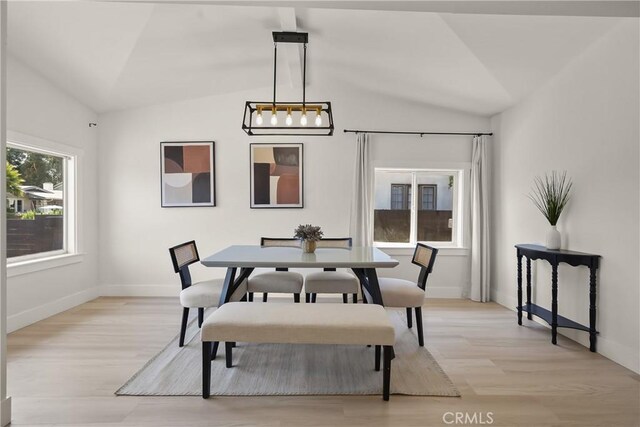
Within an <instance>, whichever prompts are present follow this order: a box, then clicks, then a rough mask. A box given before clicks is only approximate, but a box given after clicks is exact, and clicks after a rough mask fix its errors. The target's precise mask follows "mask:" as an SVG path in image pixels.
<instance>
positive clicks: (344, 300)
mask: <svg viewBox="0 0 640 427" xmlns="http://www.w3.org/2000/svg"><path fill="white" fill-rule="evenodd" d="M348 302H349V296H348V295H347V294H342V303H343V304H346V303H348Z"/></svg>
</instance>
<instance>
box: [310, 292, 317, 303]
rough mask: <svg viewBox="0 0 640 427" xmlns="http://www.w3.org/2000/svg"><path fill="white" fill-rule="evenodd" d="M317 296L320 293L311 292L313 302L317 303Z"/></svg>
mask: <svg viewBox="0 0 640 427" xmlns="http://www.w3.org/2000/svg"><path fill="white" fill-rule="evenodd" d="M317 296H318V294H311V302H313V303H315V302H316V297H317Z"/></svg>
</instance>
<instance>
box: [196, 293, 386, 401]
mask: <svg viewBox="0 0 640 427" xmlns="http://www.w3.org/2000/svg"><path fill="white" fill-rule="evenodd" d="M200 335H201V339H202V397H203V398H205V399H206V398H208V397H209V394H210V386H211V359H212V356H213V357H215V351H213V352H212V349H213V345H214V343H215V344H216V345H215V347H216V348H217V343H218V342H222V341H224V342H225V353H226V364H227V367H228V368H229V367H231V366H232V348H233V345H234V343H235V342H236V341H237V342H251V343H279V344H346V345H349V344H356V345H358V344H362V345H369V344H371V345H374V346H375V369H376V371H379V370H380V350H381V347H382V348H384V360H383V382H382V384H383V398H384V400H389V383H390V380H391V360H392V359H393V358H394V357H395V354H394V351H393V345H394V343H395V332H394V328H393V325H392V324H391V321H390V320H389V317H388V316H387V313H386V311H385V309H384V308H383V307H382V306H380V305H375V304H279V303H276V304H256V303H250V302H230V303H227V304H224V305H223V306H222V307H219V308H218V309H217V310H216V311H214V312H213V313H211V315H209V317H207V319H205V321H204V323H203V324H202V329H201V332H200Z"/></svg>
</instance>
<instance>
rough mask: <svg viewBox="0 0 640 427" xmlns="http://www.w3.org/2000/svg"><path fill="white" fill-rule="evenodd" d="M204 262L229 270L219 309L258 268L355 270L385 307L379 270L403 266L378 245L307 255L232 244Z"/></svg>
mask: <svg viewBox="0 0 640 427" xmlns="http://www.w3.org/2000/svg"><path fill="white" fill-rule="evenodd" d="M200 262H201V263H202V264H203V265H205V266H206V267H225V268H226V269H227V272H226V275H225V278H224V285H223V287H222V292H221V294H220V303H219V306H222V305H223V304H225V303H227V302H229V300H230V299H231V295H233V293H234V292H235V290H236V289H237V288H238V287H239V286H240V284H241V283H242V282H243V281H244V280H246V279H248V278H249V276H250V275H251V273H252V272H253V271H254V270H255V269H256V268H278V269H283V268H287V269H288V268H319V269H325V268H332V269H333V268H346V269H351V270H352V271H353V273H354V274H355V275H356V277H357V278H358V280H359V281H360V284H361V286H362V287H364V288H365V289H366V290H367V292H368V293H369V295H370V296H371V298H372V299H373V301H367V302H371V303H373V304H380V305H382V306H384V301H383V299H382V293H381V292H380V285H379V283H378V275H377V273H376V269H378V268H393V267H395V266H397V265H398V264H399V263H398V261H397V260H395V259H393V258H391V257H390V256H389V255H387V254H386V253H384V252H383V251H381V250H380V249H378V248H376V247H374V246H352V247H349V248H317V249H316V250H315V252H313V253H306V252H303V251H302V249H301V248H295V247H273V246H271V247H266V246H260V245H232V246H229V247H227V248H225V249H223V250H221V251H219V252H216V253H214V254H212V255H209V256H207V257H206V258H203V259H202V260H201V261H200Z"/></svg>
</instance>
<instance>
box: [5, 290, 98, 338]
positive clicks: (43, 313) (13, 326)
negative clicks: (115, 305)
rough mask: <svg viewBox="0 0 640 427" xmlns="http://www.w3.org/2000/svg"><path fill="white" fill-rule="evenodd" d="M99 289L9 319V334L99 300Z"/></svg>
mask: <svg viewBox="0 0 640 427" xmlns="http://www.w3.org/2000/svg"><path fill="white" fill-rule="evenodd" d="M98 296H99V294H98V287H97V286H96V287H93V288H89V289H86V290H84V291H80V292H77V293H75V294H71V295H67V296H65V297H62V298H60V299H57V300H55V301H51V302H48V303H46V304H43V305H40V306H38V307H34V308H30V309H29V310H25V311H22V312H20V313H17V314H14V315H11V316H8V317H7V333H10V332H13V331H16V330H18V329H21V328H24V327H25V326H29V325H31V324H33V323H36V322H38V321H40V320H43V319H46V318H47V317H51V316H53V315H55V314H58V313H61V312H63V311H66V310H69V309H71V308H73V307H75V306H77V305H80V304H84V303H85V302H87V301H91V300H93V299H96V298H98Z"/></svg>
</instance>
